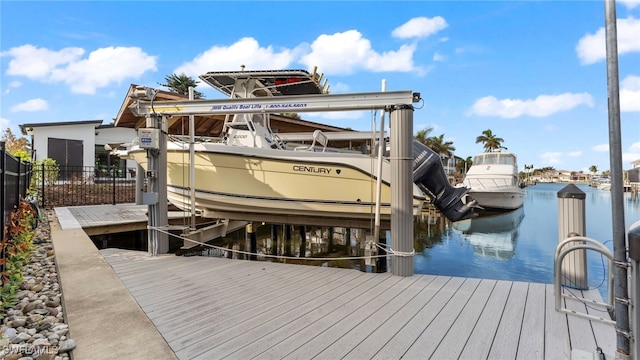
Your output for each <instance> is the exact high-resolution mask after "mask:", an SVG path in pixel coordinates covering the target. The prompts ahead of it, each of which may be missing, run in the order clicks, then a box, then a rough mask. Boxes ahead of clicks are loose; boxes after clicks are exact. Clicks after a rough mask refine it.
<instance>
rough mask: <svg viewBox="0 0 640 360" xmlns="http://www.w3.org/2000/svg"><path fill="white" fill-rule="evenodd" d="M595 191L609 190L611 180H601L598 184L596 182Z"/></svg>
mask: <svg viewBox="0 0 640 360" xmlns="http://www.w3.org/2000/svg"><path fill="white" fill-rule="evenodd" d="M596 189H598V190H611V179H608V178H607V179H603V180H600V182H598V185H597V186H596Z"/></svg>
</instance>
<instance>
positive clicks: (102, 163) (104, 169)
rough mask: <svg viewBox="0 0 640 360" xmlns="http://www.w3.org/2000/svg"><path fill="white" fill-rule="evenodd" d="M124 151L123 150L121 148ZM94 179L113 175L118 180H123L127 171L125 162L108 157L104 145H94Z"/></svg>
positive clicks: (108, 154)
mask: <svg viewBox="0 0 640 360" xmlns="http://www.w3.org/2000/svg"><path fill="white" fill-rule="evenodd" d="M121 149H124V148H121ZM95 164H96V177H98V178H101V177H111V176H113V175H114V174H115V176H116V177H118V178H125V177H126V176H127V175H126V171H127V162H126V160H123V159H120V158H119V157H117V156H115V155H110V151H108V150H105V148H104V145H96V158H95Z"/></svg>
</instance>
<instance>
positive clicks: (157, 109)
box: [129, 88, 420, 117]
mask: <svg viewBox="0 0 640 360" xmlns="http://www.w3.org/2000/svg"><path fill="white" fill-rule="evenodd" d="M133 96H135V97H136V100H135V101H134V102H133V104H132V105H130V106H129V109H131V111H132V112H133V113H134V115H136V116H140V117H142V116H148V115H151V114H157V115H165V116H180V115H216V114H219V115H227V114H254V113H282V112H291V111H294V112H299V113H300V112H302V113H305V112H324V111H353V110H373V109H387V108H389V107H390V106H394V105H403V104H404V105H411V104H413V103H415V102H418V101H420V93H414V92H411V91H388V92H369V93H353V94H335V95H292V96H286V97H256V98H241V99H216V100H201V99H198V100H184V101H182V100H179V101H173V100H169V101H152V100H151V99H153V93H152V92H150V91H149V89H148V88H138V89H137V90H136V91H135V92H134V94H133Z"/></svg>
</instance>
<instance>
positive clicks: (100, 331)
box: [50, 217, 177, 360]
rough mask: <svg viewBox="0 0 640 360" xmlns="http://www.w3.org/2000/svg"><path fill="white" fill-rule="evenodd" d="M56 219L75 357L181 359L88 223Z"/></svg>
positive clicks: (53, 234) (58, 260) (55, 243)
mask: <svg viewBox="0 0 640 360" xmlns="http://www.w3.org/2000/svg"><path fill="white" fill-rule="evenodd" d="M50 224H51V239H52V241H53V246H54V249H55V253H56V264H57V267H58V277H59V280H60V285H61V287H62V293H63V306H64V311H65V313H66V318H67V322H68V325H69V330H70V333H69V337H70V338H72V339H74V340H76V343H77V347H76V348H75V349H74V350H73V358H74V359H75V360H85V359H86V360H102V359H105V360H106V359H109V360H112V359H141V360H142V359H144V360H147V359H177V357H176V356H175V354H174V352H173V351H172V350H171V348H170V347H169V345H168V344H167V342H166V341H165V339H164V338H163V337H162V335H160V333H159V332H158V330H157V329H156V328H155V327H154V325H153V324H152V323H151V321H150V320H149V318H148V317H147V315H146V314H145V313H144V312H143V311H142V309H141V308H140V306H139V305H138V303H137V302H136V301H135V299H134V298H133V297H132V296H131V294H130V293H129V290H127V288H126V287H125V286H124V285H123V284H122V281H120V279H119V278H118V276H117V275H116V274H115V272H114V271H113V269H112V268H111V266H110V265H109V264H108V263H107V262H106V261H105V260H104V258H103V257H102V255H100V253H99V252H98V249H97V248H96V247H95V246H94V244H93V242H92V241H91V239H89V237H88V236H87V234H86V233H85V232H84V231H83V230H82V228H81V227H80V226H61V225H60V222H58V219H57V217H55V218H52V219H50Z"/></svg>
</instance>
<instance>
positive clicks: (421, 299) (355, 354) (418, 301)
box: [342, 276, 454, 359]
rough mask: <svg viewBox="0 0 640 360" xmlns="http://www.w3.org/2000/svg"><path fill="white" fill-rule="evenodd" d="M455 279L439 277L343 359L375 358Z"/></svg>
mask: <svg viewBox="0 0 640 360" xmlns="http://www.w3.org/2000/svg"><path fill="white" fill-rule="evenodd" d="M453 279H454V278H451V277H445V276H439V277H437V278H436V279H433V280H432V281H429V283H428V284H427V285H426V286H425V287H424V289H423V290H422V291H420V293H419V294H418V295H417V296H416V297H415V298H413V299H411V301H409V302H408V303H406V305H404V306H402V307H401V308H400V309H399V310H396V311H395V312H393V313H392V314H391V316H390V317H389V318H387V320H386V321H384V322H383V323H381V324H380V326H378V327H377V328H376V329H374V330H373V331H372V332H371V333H370V334H368V335H367V336H366V337H365V339H364V340H363V341H361V342H360V343H359V344H358V345H357V346H355V347H354V348H353V349H352V350H351V351H349V352H347V354H346V355H345V356H344V357H342V358H343V359H370V358H372V357H373V356H375V354H376V353H378V352H379V351H380V349H382V348H383V347H384V346H385V345H386V344H387V343H388V342H389V340H391V338H392V337H393V336H395V334H397V333H398V332H399V331H400V330H401V329H402V327H403V326H404V325H405V324H406V323H407V322H408V321H409V320H411V319H412V318H413V317H414V316H415V315H416V314H417V313H418V312H420V310H421V309H422V308H424V307H425V306H431V302H432V300H433V298H434V297H435V296H436V295H437V294H438V293H439V292H440V290H441V289H442V288H443V287H444V286H445V285H447V283H448V282H450V281H452V280H453Z"/></svg>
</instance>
